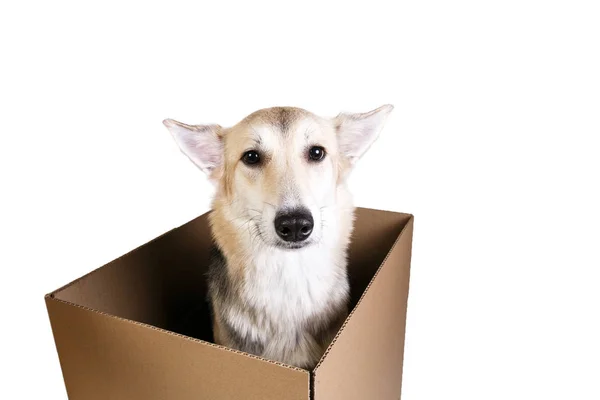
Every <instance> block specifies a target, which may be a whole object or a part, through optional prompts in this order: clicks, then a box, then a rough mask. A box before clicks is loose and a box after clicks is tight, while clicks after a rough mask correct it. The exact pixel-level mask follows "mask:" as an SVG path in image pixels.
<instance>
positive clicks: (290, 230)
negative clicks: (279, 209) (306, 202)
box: [275, 209, 314, 242]
mask: <svg viewBox="0 0 600 400" xmlns="http://www.w3.org/2000/svg"><path fill="white" fill-rule="evenodd" d="M313 226H314V221H313V217H312V215H311V214H310V212H309V211H308V210H304V209H298V210H293V211H290V212H285V213H280V214H279V215H277V216H276V217H275V231H276V232H277V235H278V236H279V237H280V238H281V239H283V240H285V241H286V242H302V241H304V240H306V239H307V238H308V237H309V236H310V234H311V233H312V231H313Z"/></svg>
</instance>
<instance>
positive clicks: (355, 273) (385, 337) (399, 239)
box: [45, 208, 413, 400]
mask: <svg viewBox="0 0 600 400" xmlns="http://www.w3.org/2000/svg"><path fill="white" fill-rule="evenodd" d="M356 213H357V214H356V215H357V220H356V225H355V231H354V235H353V238H352V245H351V248H350V255H349V257H350V258H349V259H350V265H349V272H350V283H351V287H352V310H353V311H352V312H351V313H350V316H349V317H348V319H347V320H346V322H345V324H344V326H343V327H342V329H341V330H340V332H339V333H338V335H337V336H336V338H335V340H334V341H333V343H332V344H331V346H330V347H329V348H328V349H327V351H326V352H325V354H324V356H323V358H322V359H321V361H320V363H319V364H318V366H317V367H316V368H315V369H314V370H313V371H306V370H303V369H299V368H295V367H291V366H287V365H284V364H280V363H276V362H271V361H267V360H264V359H262V358H259V357H255V356H251V355H248V354H245V353H241V352H238V351H234V350H230V349H227V348H225V347H222V346H217V345H215V344H213V343H212V334H211V327H210V319H209V314H208V312H209V311H208V308H207V302H206V284H205V280H204V272H205V268H206V266H207V260H208V256H209V254H208V251H209V246H210V242H211V239H210V233H209V229H208V223H207V215H208V214H204V215H202V216H200V217H198V218H196V219H194V220H192V221H190V222H188V223H187V224H185V225H183V226H181V227H179V228H176V229H174V230H172V231H170V232H167V233H166V234H164V235H162V236H159V237H158V238H156V239H154V240H153V241H151V242H149V243H147V244H145V245H143V246H141V247H139V248H137V249H136V250H133V251H132V252H130V253H128V254H126V255H124V256H122V257H120V258H118V259H116V260H114V261H112V262H110V263H109V264H107V265H105V266H103V267H101V268H99V269H97V270H95V271H93V272H91V273H89V274H88V275H85V276H84V277H82V278H80V279H78V280H76V281H74V282H72V283H70V284H68V285H67V286H64V287H62V288H61V289H58V290H56V291H54V292H53V293H51V294H48V295H47V296H46V298H45V299H46V306H47V309H48V314H49V317H50V322H51V325H52V331H53V334H54V340H55V343H56V348H57V351H58V356H59V359H60V364H61V368H62V372H63V377H64V380H65V385H66V389H67V393H68V396H69V399H71V400H155V399H156V400H158V399H161V400H192V399H194V400H200V399H210V400H231V399H244V400H287V399H290V400H301V399H302V400H305V399H306V400H308V399H315V400H337V399H340V400H342V399H343V400H352V399H357V400H388V399H389V400H397V399H399V398H400V391H401V382H402V361H403V353H404V329H405V321H406V308H407V296H408V286H409V270H410V260H411V248H412V233H413V216H412V215H410V214H402V213H395V212H388V211H380V210H373V209H366V208H358V209H357V211H356Z"/></svg>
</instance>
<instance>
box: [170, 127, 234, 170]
mask: <svg viewBox="0 0 600 400" xmlns="http://www.w3.org/2000/svg"><path fill="white" fill-rule="evenodd" d="M163 124H164V125H165V126H166V127H167V129H168V130H169V132H171V135H172V136H173V139H175V142H176V143H177V145H178V146H179V149H180V150H181V152H182V153H183V154H185V155H186V156H187V157H188V158H189V159H190V160H191V161H192V162H193V163H194V164H195V165H196V166H197V167H198V168H200V169H201V170H202V171H204V172H205V173H206V174H207V175H208V176H209V177H210V176H211V174H212V173H213V171H214V170H215V169H216V168H218V167H220V166H221V164H222V162H223V141H222V138H221V136H220V132H221V129H222V128H221V126H220V125H186V124H183V123H181V122H177V121H174V120H172V119H165V120H164V121H163Z"/></svg>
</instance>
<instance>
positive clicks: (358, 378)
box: [313, 210, 413, 400]
mask: <svg viewBox="0 0 600 400" xmlns="http://www.w3.org/2000/svg"><path fill="white" fill-rule="evenodd" d="M364 213H366V214H368V217H369V218H362V217H361V218H360V219H359V224H360V226H357V228H358V229H357V236H363V237H366V236H365V235H378V234H379V235H381V234H382V232H384V231H386V230H387V231H388V234H389V233H390V231H393V229H394V227H395V229H396V230H397V233H400V232H399V230H400V229H401V233H400V235H399V236H398V235H396V237H397V240H396V242H395V244H394V245H393V248H392V249H391V251H390V252H389V254H388V255H387V257H386V258H385V261H384V262H383V264H382V265H381V267H380V268H379V270H378V271H377V273H376V274H375V277H374V278H373V279H372V281H371V283H370V284H369V286H368V287H367V289H366V291H365V292H364V294H363V295H362V297H361V298H360V300H359V301H358V305H357V306H356V307H355V308H354V310H353V311H352V313H351V314H350V316H349V318H348V319H347V320H346V323H345V324H344V326H343V327H342V329H341V330H340V333H339V334H338V336H337V337H336V339H335V340H334V342H333V343H332V345H331V346H330V347H329V349H328V350H327V352H326V354H325V356H324V357H323V359H322V360H321V363H320V364H319V365H318V366H317V368H316V369H315V371H314V372H313V374H314V377H313V380H314V382H313V390H314V399H315V400H335V399H339V400H352V399H356V400H364V399H381V400H387V399H398V398H399V397H400V392H401V380H402V362H403V354H404V331H405V323H406V307H407V297H408V284H409V274H410V260H411V248H412V232H413V218H412V216H409V215H406V214H397V213H385V212H383V213H385V214H384V215H382V214H380V213H382V212H379V213H372V212H370V211H366V210H363V214H364ZM365 217H366V215H365ZM364 224H366V225H364ZM357 241H358V242H360V243H361V244H362V246H359V248H355V249H354V251H355V252H364V253H365V256H364V257H368V256H367V255H366V254H367V253H368V252H369V250H370V249H369V248H368V247H366V246H365V244H366V243H372V240H360V239H358V240H357ZM381 246H382V248H383V246H384V245H383V244H382V245H381ZM388 248H389V247H388ZM374 250H376V251H379V250H380V249H374ZM353 257H357V258H354V259H355V260H359V259H360V256H359V255H356V254H354V255H353ZM363 265H367V264H363ZM371 265H372V264H371ZM354 268H356V266H354ZM365 274H366V275H368V271H366V272H365Z"/></svg>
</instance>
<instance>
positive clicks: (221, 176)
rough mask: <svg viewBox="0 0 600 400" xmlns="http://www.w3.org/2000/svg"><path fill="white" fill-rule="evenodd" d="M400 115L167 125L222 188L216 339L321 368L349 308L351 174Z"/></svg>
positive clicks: (268, 115)
mask: <svg viewBox="0 0 600 400" xmlns="http://www.w3.org/2000/svg"><path fill="white" fill-rule="evenodd" d="M392 110H393V106H392V105H384V106H381V107H379V108H377V109H375V110H372V111H370V112H366V113H355V114H352V113H340V114H338V115H337V116H336V117H321V116H317V115H315V114H313V113H311V112H309V111H306V110H304V109H302V108H297V107H272V108H265V109H261V110H258V111H255V112H254V113H252V114H250V115H248V116H246V117H245V118H244V119H242V120H241V121H240V122H238V123H237V124H235V125H234V126H231V127H222V126H221V125H218V124H204V125H188V124H184V123H181V122H177V121H175V120H172V119H166V120H164V121H163V123H164V125H165V126H166V127H167V128H168V130H169V131H170V133H171V135H172V137H173V139H174V140H175V142H176V143H177V145H178V147H179V149H180V150H181V152H182V153H183V154H184V155H185V156H187V157H188V158H189V159H190V160H191V161H192V162H193V163H194V164H195V165H196V166H197V167H198V168H199V169H200V170H201V171H203V172H204V173H205V174H206V176H207V177H208V180H209V181H210V182H211V183H212V184H213V185H214V188H215V195H214V197H213V200H212V206H211V213H210V214H209V226H210V229H211V234H212V238H213V243H214V246H213V250H212V254H211V260H210V266H209V269H208V273H207V282H208V301H209V304H210V307H211V314H212V324H213V333H214V341H215V343H216V344H218V345H222V346H225V347H228V348H231V349H234V350H238V351H242V352H245V353H248V354H252V355H255V356H259V357H262V358H265V359H268V360H271V361H275V362H279V363H283V364H286V365H290V366H295V367H298V368H302V369H307V370H310V369H313V368H315V366H316V365H317V364H318V362H319V360H320V359H321V357H322V356H323V354H324V352H325V351H326V349H327V347H328V346H329V345H330V343H331V342H332V340H333V338H334V337H335V335H336V334H337V332H338V331H339V329H340V328H341V326H342V324H343V323H344V321H345V320H346V318H347V316H348V313H349V310H348V307H349V293H350V287H349V280H348V273H347V250H348V246H349V242H350V238H351V234H352V231H353V224H354V218H355V217H354V211H355V208H354V205H353V199H352V195H351V193H350V191H349V189H348V185H347V178H348V176H349V173H350V172H351V171H352V169H353V168H354V166H355V164H356V162H357V161H358V160H359V159H360V158H361V157H362V156H363V155H364V154H365V152H366V151H367V150H368V149H369V148H370V147H371V145H372V144H373V143H374V142H375V140H376V139H377V138H378V136H379V134H380V131H381V130H382V128H383V126H384V123H385V121H386V119H387V117H388V116H389V114H390V113H391V111H392Z"/></svg>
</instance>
